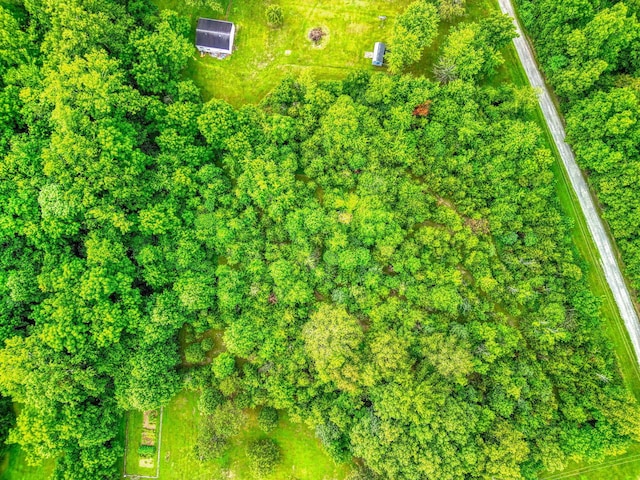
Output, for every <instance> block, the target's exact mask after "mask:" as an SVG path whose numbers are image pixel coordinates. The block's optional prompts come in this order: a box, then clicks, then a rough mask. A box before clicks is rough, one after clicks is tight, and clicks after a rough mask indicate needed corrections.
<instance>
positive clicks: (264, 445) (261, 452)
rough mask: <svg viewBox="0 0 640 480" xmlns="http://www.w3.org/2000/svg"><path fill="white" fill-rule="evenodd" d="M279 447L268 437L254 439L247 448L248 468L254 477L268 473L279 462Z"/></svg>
mask: <svg viewBox="0 0 640 480" xmlns="http://www.w3.org/2000/svg"><path fill="white" fill-rule="evenodd" d="M280 456H281V455H280V447H279V446H278V444H277V443H276V442H275V441H274V440H272V439H270V438H263V439H260V440H254V441H253V442H251V443H250V444H249V446H248V448H247V457H249V468H251V471H252V472H253V474H254V475H255V476H256V477H264V476H266V475H269V474H270V473H271V472H273V470H274V469H275V468H276V465H278V463H279V462H280Z"/></svg>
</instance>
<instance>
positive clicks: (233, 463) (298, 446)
mask: <svg viewBox="0 0 640 480" xmlns="http://www.w3.org/2000/svg"><path fill="white" fill-rule="evenodd" d="M197 403H198V394H197V393H194V392H182V393H180V394H179V395H177V396H176V398H174V399H173V400H172V401H171V403H170V404H169V405H168V406H167V407H165V409H164V420H163V427H162V447H161V450H160V479H161V480H212V479H218V478H236V479H242V480H250V479H251V478H253V477H252V475H251V473H250V472H249V469H248V460H247V457H246V447H247V444H248V443H249V442H250V441H251V440H254V439H257V438H261V437H263V436H266V435H265V434H264V433H263V432H262V431H261V430H260V429H259V428H258V426H257V420H256V412H254V411H250V412H249V415H248V422H247V428H246V429H245V430H244V431H243V432H242V433H241V434H240V435H239V436H238V437H237V438H233V439H232V440H231V446H230V448H229V450H228V451H227V453H226V454H225V455H224V456H223V457H221V458H220V459H217V460H214V461H208V462H204V463H200V462H198V460H197V459H196V458H195V455H194V445H195V442H196V438H197V435H198V422H199V413H198V408H197ZM268 436H269V437H271V438H273V439H274V440H276V441H277V442H278V444H279V445H280V447H281V449H282V455H283V457H282V463H281V464H280V465H279V467H278V469H277V470H276V471H275V472H274V473H273V474H272V475H270V476H269V477H267V479H266V480H287V479H288V478H289V477H290V475H293V474H295V477H296V478H297V479H299V480H321V479H327V480H329V479H331V480H341V479H343V478H344V477H345V476H346V475H347V473H348V472H349V471H350V466H349V465H347V464H343V465H338V464H336V463H335V462H334V461H333V460H332V459H331V458H330V457H329V456H328V455H327V454H326V453H325V451H324V450H323V449H322V447H321V445H320V443H319V441H318V440H317V438H316V437H315V435H314V433H313V432H312V431H311V430H309V429H308V428H307V427H306V426H304V425H301V424H297V423H293V422H291V421H290V420H289V419H288V418H287V417H286V415H282V416H281V419H280V423H279V426H278V428H276V429H275V430H274V431H273V432H272V433H270V434H269V435H268Z"/></svg>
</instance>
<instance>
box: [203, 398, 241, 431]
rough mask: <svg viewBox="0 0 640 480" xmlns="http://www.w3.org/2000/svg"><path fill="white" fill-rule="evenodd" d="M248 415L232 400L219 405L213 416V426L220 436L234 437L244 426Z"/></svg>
mask: <svg viewBox="0 0 640 480" xmlns="http://www.w3.org/2000/svg"><path fill="white" fill-rule="evenodd" d="M246 418H247V417H246V415H245V414H244V413H243V411H242V410H240V409H239V408H238V407H236V406H235V405H234V404H233V403H231V402H226V403H224V404H222V405H220V406H218V407H217V408H216V409H215V411H214V413H213V415H212V416H211V426H212V428H213V429H214V430H215V432H216V433H218V434H219V435H220V436H223V437H227V438H228V437H232V436H234V435H237V434H238V433H240V430H242V428H243V427H244V424H245V420H246Z"/></svg>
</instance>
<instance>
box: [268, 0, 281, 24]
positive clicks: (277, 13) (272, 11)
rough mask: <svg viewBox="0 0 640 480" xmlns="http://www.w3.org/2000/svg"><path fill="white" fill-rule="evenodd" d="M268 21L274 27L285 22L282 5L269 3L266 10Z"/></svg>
mask: <svg viewBox="0 0 640 480" xmlns="http://www.w3.org/2000/svg"><path fill="white" fill-rule="evenodd" d="M266 16H267V23H268V24H269V25H271V26H272V27H280V26H282V24H283V23H284V14H283V13H282V7H280V5H275V4H272V5H269V6H268V7H267V10H266Z"/></svg>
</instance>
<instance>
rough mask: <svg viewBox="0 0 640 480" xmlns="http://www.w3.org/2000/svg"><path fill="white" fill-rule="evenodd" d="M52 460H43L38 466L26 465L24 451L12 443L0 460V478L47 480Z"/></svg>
mask: <svg viewBox="0 0 640 480" xmlns="http://www.w3.org/2000/svg"><path fill="white" fill-rule="evenodd" d="M54 466H55V462H54V461H48V462H44V463H43V464H42V465H40V466H36V467H30V466H28V465H27V461H26V457H25V454H24V452H23V451H22V450H21V449H20V447H18V446H17V445H13V446H12V447H11V448H10V449H9V452H8V453H7V454H6V455H5V456H4V457H3V458H2V461H1V462H0V479H1V480H47V479H49V478H51V474H52V473H53V468H54Z"/></svg>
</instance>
